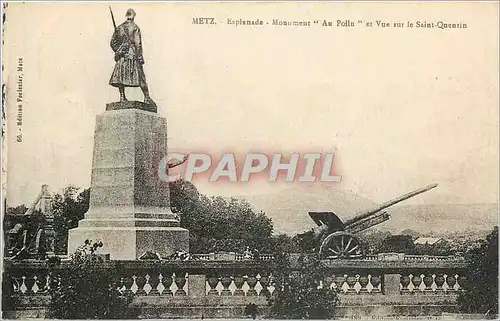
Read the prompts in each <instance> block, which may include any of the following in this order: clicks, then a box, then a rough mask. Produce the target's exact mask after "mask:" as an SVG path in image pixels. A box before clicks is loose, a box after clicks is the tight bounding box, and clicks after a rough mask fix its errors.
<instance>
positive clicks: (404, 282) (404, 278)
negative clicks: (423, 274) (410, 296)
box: [401, 274, 411, 294]
mask: <svg viewBox="0 0 500 321" xmlns="http://www.w3.org/2000/svg"><path fill="white" fill-rule="evenodd" d="M410 282H411V279H410V276H409V275H407V274H402V275H401V294H407V293H409V292H410V289H409V288H408V285H410Z"/></svg>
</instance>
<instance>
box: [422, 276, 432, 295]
mask: <svg viewBox="0 0 500 321" xmlns="http://www.w3.org/2000/svg"><path fill="white" fill-rule="evenodd" d="M423 281H424V285H425V289H424V292H432V291H433V290H432V283H433V282H434V279H433V278H432V274H429V273H427V274H425V275H424V279H423Z"/></svg>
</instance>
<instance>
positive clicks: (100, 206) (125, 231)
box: [68, 101, 189, 260]
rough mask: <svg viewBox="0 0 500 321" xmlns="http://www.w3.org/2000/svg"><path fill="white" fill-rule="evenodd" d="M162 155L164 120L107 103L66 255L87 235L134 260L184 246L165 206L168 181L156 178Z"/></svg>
mask: <svg viewBox="0 0 500 321" xmlns="http://www.w3.org/2000/svg"><path fill="white" fill-rule="evenodd" d="M154 110H155V109H154ZM166 154H167V121H166V119H165V118H163V117H160V116H158V115H157V114H156V113H155V112H154V111H152V109H151V106H149V105H146V104H144V103H141V102H135V101H128V102H124V103H111V104H108V105H107V106H106V111H105V112H104V113H103V114H101V115H98V116H97V119H96V127H95V137H94V155H93V161H92V177H91V186H90V208H89V210H88V212H87V213H86V214H85V219H83V220H81V221H80V222H79V226H78V227H77V228H75V229H72V230H70V231H69V240H68V253H69V254H71V253H73V252H74V251H75V250H76V248H77V247H79V246H81V245H82V244H84V242H85V240H86V239H90V240H92V241H97V240H100V241H102V242H103V244H104V246H103V248H102V250H103V251H104V252H106V253H109V254H110V257H111V259H112V260H113V259H114V260H134V259H137V258H138V257H140V256H141V255H142V254H144V253H145V252H146V251H148V250H151V251H154V252H157V253H159V254H160V255H161V256H162V257H166V256H168V255H170V254H172V253H174V252H175V251H177V250H183V251H188V246H189V233H188V231H187V230H186V229H183V228H181V227H180V226H179V225H180V224H179V217H178V216H177V215H176V214H174V213H172V211H171V209H170V199H169V198H170V193H169V189H168V183H167V182H163V181H161V180H160V179H159V177H158V165H159V163H160V161H161V159H162V158H163V157H164V156H166Z"/></svg>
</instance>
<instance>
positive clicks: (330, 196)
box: [245, 186, 498, 235]
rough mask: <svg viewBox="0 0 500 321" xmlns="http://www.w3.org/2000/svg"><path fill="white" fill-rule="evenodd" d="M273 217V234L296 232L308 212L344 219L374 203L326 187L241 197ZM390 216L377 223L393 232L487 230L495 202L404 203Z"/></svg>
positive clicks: (305, 225)
mask: <svg viewBox="0 0 500 321" xmlns="http://www.w3.org/2000/svg"><path fill="white" fill-rule="evenodd" d="M245 198H246V199H247V200H248V202H249V203H250V204H252V206H253V207H254V208H255V209H256V210H257V211H259V210H262V211H264V212H265V213H266V215H267V216H268V217H270V218H271V219H272V220H273V223H274V230H275V233H286V234H290V235H293V234H296V233H299V232H303V231H305V230H307V229H310V228H312V227H314V226H315V224H314V222H313V221H312V220H311V219H310V218H309V215H308V212H309V211H330V212H331V211H334V212H335V213H337V215H338V216H339V217H340V218H341V219H343V220H345V219H346V218H348V217H351V216H353V215H354V214H355V213H359V212H361V211H364V210H367V209H369V208H372V207H374V206H376V205H377V204H376V203H374V202H373V201H371V200H369V199H367V198H364V197H362V196H360V195H357V194H353V193H350V192H347V191H341V190H338V189H335V188H330V187H322V186H318V187H308V188H303V187H298V188H291V189H287V190H283V191H280V192H278V193H273V194H261V195H251V196H246V197H245ZM389 213H390V214H391V219H390V220H389V221H387V222H384V223H382V224H380V225H378V226H377V228H378V229H380V230H387V231H390V232H391V233H393V234H396V233H399V232H401V231H402V230H405V229H411V230H415V231H417V232H419V233H425V234H433V233H434V234H440V235H441V234H446V233H456V232H461V231H465V230H467V229H469V230H471V229H472V230H485V231H488V230H491V229H492V228H493V226H495V225H497V224H498V204H431V205H404V202H403V203H401V204H398V205H395V206H393V207H391V208H390V209H389Z"/></svg>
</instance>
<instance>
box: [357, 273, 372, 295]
mask: <svg viewBox="0 0 500 321" xmlns="http://www.w3.org/2000/svg"><path fill="white" fill-rule="evenodd" d="M368 281H369V280H368V275H366V274H363V275H361V276H360V277H359V279H358V282H359V285H360V286H361V288H360V289H359V293H360V294H361V293H368V288H367V285H368Z"/></svg>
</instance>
